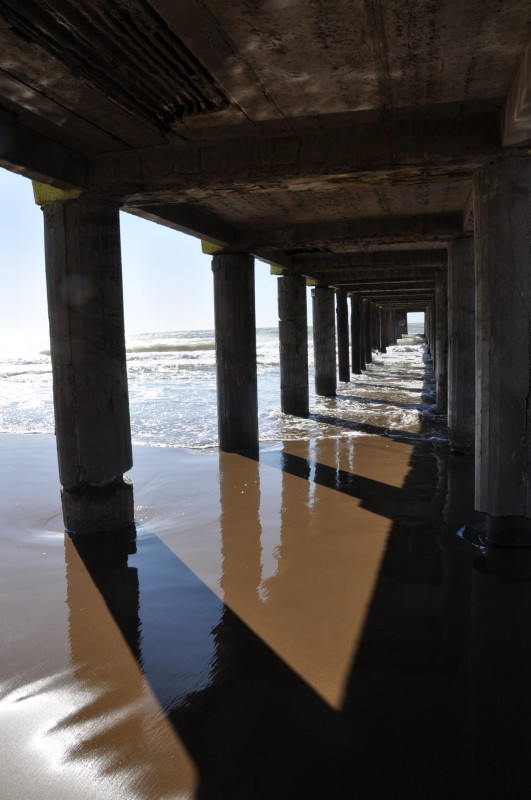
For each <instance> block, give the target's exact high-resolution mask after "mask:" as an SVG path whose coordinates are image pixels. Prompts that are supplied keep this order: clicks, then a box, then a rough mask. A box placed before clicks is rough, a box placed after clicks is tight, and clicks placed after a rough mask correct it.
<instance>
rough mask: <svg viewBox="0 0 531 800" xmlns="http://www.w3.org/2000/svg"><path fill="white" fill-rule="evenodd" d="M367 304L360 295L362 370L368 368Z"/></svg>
mask: <svg viewBox="0 0 531 800" xmlns="http://www.w3.org/2000/svg"><path fill="white" fill-rule="evenodd" d="M365 306H366V303H365V302H364V301H363V299H362V297H361V296H360V295H358V308H359V319H360V363H361V369H362V371H364V370H366V369H367V358H366V355H367V344H366V342H367V326H366V319H365Z"/></svg>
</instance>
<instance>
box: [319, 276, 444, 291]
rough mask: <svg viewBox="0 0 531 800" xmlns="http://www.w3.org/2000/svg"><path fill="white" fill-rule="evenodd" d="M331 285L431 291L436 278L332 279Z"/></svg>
mask: <svg viewBox="0 0 531 800" xmlns="http://www.w3.org/2000/svg"><path fill="white" fill-rule="evenodd" d="M329 285H330V286H334V288H341V290H342V291H344V292H363V293H366V292H382V291H385V292H387V291H394V292H396V291H402V292H409V291H418V290H423V291H425V290H428V291H431V290H433V289H434V287H435V280H434V279H432V280H426V281H415V280H411V281H348V280H344V281H331V282H330V284H329Z"/></svg>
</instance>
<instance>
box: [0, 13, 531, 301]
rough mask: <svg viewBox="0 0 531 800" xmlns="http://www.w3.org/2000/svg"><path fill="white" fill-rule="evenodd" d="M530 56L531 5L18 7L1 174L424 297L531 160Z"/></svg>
mask: <svg viewBox="0 0 531 800" xmlns="http://www.w3.org/2000/svg"><path fill="white" fill-rule="evenodd" d="M530 41H531V0H503V1H500V0H466V2H464V1H463V2H461V1H460V0H407V1H405V0H329V1H328V2H325V0H260V1H258V0H179V2H176V1H175V0H113V2H112V3H109V2H108V0H91V2H90V3H86V2H79V1H78V0H24V3H20V0H0V164H1V165H2V166H5V167H7V168H8V169H12V170H15V171H17V172H20V173H22V174H24V175H27V176H28V177H33V178H37V179H40V180H42V181H44V182H46V183H50V184H52V185H55V186H58V187H60V188H69V187H79V188H81V189H83V190H84V191H86V192H91V193H95V194H104V195H108V196H109V197H111V198H112V199H113V200H115V201H116V202H118V203H120V205H121V206H122V207H124V208H127V209H130V210H132V211H133V212H134V213H137V214H139V215H141V216H145V217H147V218H150V219H154V220H157V221H159V222H162V223H163V224H168V225H170V226H172V227H174V228H177V229H180V230H184V231H186V232H189V233H192V234H194V235H196V236H199V237H201V238H203V239H206V240H208V241H210V242H212V243H214V244H216V245H218V246H220V247H223V248H226V249H231V250H248V251H251V252H253V253H255V254H256V255H258V256H261V257H265V258H268V259H270V260H271V261H273V262H275V263H276V264H279V265H281V266H283V267H284V268H286V269H294V270H296V271H297V272H300V273H301V274H305V275H308V276H310V277H313V279H314V280H317V281H318V282H322V283H323V282H324V283H330V284H331V285H336V284H339V282H340V278H341V275H340V274H338V273H341V272H342V271H345V272H346V273H348V272H349V271H350V272H353V271H355V272H356V274H357V273H358V272H359V271H360V269H372V270H373V272H372V273H371V276H370V280H371V284H372V283H374V280H375V277H374V276H375V274H376V273H375V272H374V269H380V268H381V266H385V267H386V269H387V271H386V272H385V274H384V273H381V280H382V281H384V282H385V280H388V279H389V270H391V269H394V268H396V269H397V270H399V271H400V274H401V277H402V279H405V278H407V275H406V272H407V270H408V269H410V270H412V273H411V277H412V279H415V280H418V271H419V268H422V267H430V268H432V269H433V268H441V267H443V266H444V263H445V257H444V253H445V248H446V246H447V244H448V241H450V240H451V239H452V238H454V237H456V236H460V235H463V232H466V231H470V203H469V199H470V194H471V176H472V174H473V172H474V171H475V170H476V169H477V168H478V167H479V166H481V165H482V164H483V163H485V162H486V161H488V160H490V159H493V158H496V157H497V156H499V155H500V154H502V153H503V152H504V151H505V150H506V149H507V147H508V146H512V147H524V148H528V147H529V144H530V143H531V66H530V65H531V56H530V52H531V51H527V50H526V48H527V45H528V43H529V42H530ZM430 253H431V256H430V258H433V257H434V258H435V260H434V261H432V262H431V263H430V259H429V258H427V255H426V254H430ZM370 254H374V255H375V256H379V257H380V259H381V261H380V264H381V266H380V267H379V266H378V262H377V261H375V260H374V259H372V261H371V259H369V263H365V262H364V261H363V258H362V256H368V255H370ZM415 254H419V255H418V256H417V257H415ZM420 254H424V255H420ZM434 254H435V256H434ZM408 260H409V261H408ZM409 262H411V263H409ZM327 271H328V272H330V273H331V274H333V278H334V282H335V283H333V282H332V281H329V280H328V279H327V277H326V275H327ZM349 282H350V281H349V280H348V279H346V280H345V281H342V284H348V283H349Z"/></svg>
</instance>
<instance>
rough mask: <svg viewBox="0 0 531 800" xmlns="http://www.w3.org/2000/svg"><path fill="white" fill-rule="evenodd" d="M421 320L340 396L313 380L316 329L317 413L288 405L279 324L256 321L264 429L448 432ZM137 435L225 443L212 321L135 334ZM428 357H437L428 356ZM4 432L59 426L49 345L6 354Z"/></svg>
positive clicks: (303, 435)
mask: <svg viewBox="0 0 531 800" xmlns="http://www.w3.org/2000/svg"><path fill="white" fill-rule="evenodd" d="M422 328H423V325H422V324H420V323H417V324H413V325H410V326H409V334H410V335H409V336H407V337H403V338H402V340H401V341H400V342H399V343H398V344H397V345H395V346H394V347H390V348H388V352H387V353H386V354H380V353H375V354H374V357H373V363H372V364H371V365H369V368H368V369H367V371H366V372H365V373H364V374H363V375H361V376H352V380H351V382H350V383H338V393H337V397H335V398H322V397H316V396H315V393H314V390H313V346H312V339H311V336H312V332H311V329H310V331H309V342H308V344H309V373H310V374H309V379H310V417H309V418H308V419H300V418H298V417H292V416H288V415H284V414H282V413H281V411H280V376H279V346H278V330H277V329H276V328H261V329H258V330H257V366H258V401H259V436H260V441H261V442H262V443H266V442H276V441H280V440H283V441H286V440H293V439H305V440H310V439H312V440H314V439H319V438H324V437H326V438H335V437H338V436H341V435H356V434H359V433H369V434H370V433H375V434H386V435H392V436H405V437H413V438H417V437H418V436H423V437H429V438H438V437H444V433H443V431H442V424H441V420H440V418H438V416H437V414H436V413H434V405H433V404H434V386H433V381H432V380H430V377H429V375H430V373H429V371H428V372H427V371H426V364H427V362H426V356H425V353H424V350H425V345H424V344H423V342H422V340H421V339H420V338H419V336H418V334H420V333H421V332H422ZM126 347H127V368H128V380H129V397H130V412H131V430H132V439H133V444H137V445H149V446H154V447H187V448H194V449H195V448H206V449H208V448H215V447H216V446H217V416H216V374H215V358H216V353H215V342H214V332H213V331H212V330H198V331H166V332H151V333H143V334H138V335H135V336H132V337H130V338H128V339H127V342H126ZM428 366H429V363H428ZM0 380H1V383H2V392H1V396H0V433H26V434H37V433H53V431H54V419H53V398H52V375H51V364H50V356H49V352H48V351H47V350H45V349H42V350H37V349H35V351H34V352H25V353H24V354H23V355H18V356H14V355H12V354H11V355H4V356H1V355H0Z"/></svg>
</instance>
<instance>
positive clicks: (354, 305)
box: [350, 294, 361, 375]
mask: <svg viewBox="0 0 531 800" xmlns="http://www.w3.org/2000/svg"><path fill="white" fill-rule="evenodd" d="M350 345H351V355H352V374H353V375H361V311H360V300H359V297H358V296H357V295H355V294H352V295H351V296H350Z"/></svg>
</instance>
